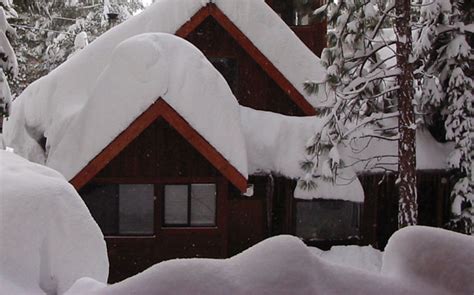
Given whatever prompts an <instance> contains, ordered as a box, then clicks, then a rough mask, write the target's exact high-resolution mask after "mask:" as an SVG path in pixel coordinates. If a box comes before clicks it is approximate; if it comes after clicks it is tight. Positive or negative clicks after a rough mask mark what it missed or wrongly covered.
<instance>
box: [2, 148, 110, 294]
mask: <svg viewBox="0 0 474 295" xmlns="http://www.w3.org/2000/svg"><path fill="white" fill-rule="evenodd" d="M0 163H1V171H0V236H1V239H0V253H1V255H0V294H44V293H46V294H62V293H63V292H65V291H66V290H67V289H68V288H69V287H70V286H71V285H72V284H73V283H74V282H75V281H76V280H77V279H79V278H81V277H84V276H87V277H92V278H94V279H95V280H98V281H101V282H105V281H106V280H107V276H108V268H109V263H108V258H107V251H106V246H105V242H104V239H103V236H102V234H101V231H100V229H99V227H98V226H97V224H96V223H95V222H94V220H93V219H92V216H91V215H90V213H89V211H88V210H87V208H86V206H85V204H84V203H83V201H82V200H81V198H80V197H79V195H78V194H77V192H76V191H75V190H74V188H73V187H72V186H71V185H70V184H68V183H67V181H66V180H65V179H64V178H63V177H62V176H61V175H60V174H59V173H57V172H56V171H54V170H52V169H49V168H47V167H44V166H41V165H38V164H34V163H31V162H28V161H26V160H25V159H23V158H21V157H19V156H17V155H15V154H13V153H10V152H6V151H3V150H0Z"/></svg>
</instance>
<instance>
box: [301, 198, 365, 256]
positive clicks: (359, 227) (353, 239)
mask: <svg viewBox="0 0 474 295" xmlns="http://www.w3.org/2000/svg"><path fill="white" fill-rule="evenodd" d="M318 201H322V202H330V201H343V202H349V203H352V205H353V206H356V207H357V217H358V220H357V221H358V225H357V227H356V228H357V232H358V235H357V236H352V237H351V236H348V237H346V238H341V239H321V240H315V239H308V238H306V237H301V236H298V237H300V238H301V239H303V240H304V241H305V243H307V244H308V245H312V246H317V247H318V246H320V245H321V246H323V247H324V246H325V245H326V244H328V243H329V244H331V245H346V244H354V243H357V242H359V241H361V240H362V239H363V222H364V219H363V216H364V215H363V214H364V203H358V202H352V201H347V200H338V199H311V200H305V199H296V198H295V199H294V200H293V202H292V207H293V208H292V215H293V218H292V223H293V226H292V230H293V233H294V235H295V236H297V234H296V232H297V226H298V212H297V203H299V202H301V203H312V202H318ZM353 208H354V207H353ZM353 221H354V220H351V223H353Z"/></svg>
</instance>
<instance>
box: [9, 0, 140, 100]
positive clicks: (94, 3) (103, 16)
mask: <svg viewBox="0 0 474 295" xmlns="http://www.w3.org/2000/svg"><path fill="white" fill-rule="evenodd" d="M15 4H16V5H17V7H18V12H19V16H18V18H17V19H16V21H15V23H14V24H13V25H14V26H15V27H16V28H17V31H18V36H19V42H18V43H17V44H15V45H16V51H17V56H18V59H19V61H20V65H21V66H20V71H19V72H20V75H19V77H18V79H16V80H15V81H13V82H14V83H13V84H12V91H13V93H14V95H19V94H20V93H21V91H22V90H23V89H24V88H25V87H26V86H28V85H29V84H30V83H31V82H33V81H35V80H37V79H39V78H40V77H42V76H44V75H46V74H47V73H49V72H50V71H51V70H53V69H54V68H56V67H57V66H58V65H60V64H61V63H63V62H64V61H65V60H66V59H67V58H68V57H69V56H70V55H71V54H72V53H74V52H75V51H76V47H75V44H74V43H75V41H76V37H77V36H78V35H80V37H84V36H87V41H88V42H92V41H93V40H94V39H95V38H97V37H98V36H100V35H101V34H102V33H104V32H105V31H107V30H108V29H110V28H111V27H112V26H113V25H115V24H118V23H120V22H122V21H124V20H126V19H127V18H129V17H130V16H131V15H133V13H135V12H137V11H138V10H140V9H142V8H143V5H142V4H141V1H139V0H55V1H46V0H34V1H29V0H28V1H23V0H19V1H16V0H15ZM109 18H110V19H109ZM84 34H85V35H84Z"/></svg>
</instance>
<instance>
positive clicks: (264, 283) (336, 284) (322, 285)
mask: <svg viewBox="0 0 474 295" xmlns="http://www.w3.org/2000/svg"><path fill="white" fill-rule="evenodd" d="M411 232H412V233H413V234H415V235H418V234H420V237H421V238H422V239H424V241H425V242H426V241H427V240H430V241H431V242H433V239H437V238H440V239H441V240H448V239H450V238H451V233H447V232H445V231H443V230H439V229H430V230H429V231H426V230H425V229H424V228H421V227H419V228H414V229H411ZM433 233H434V234H433ZM397 235H399V237H397V238H395V237H396V236H397ZM452 235H456V236H457V238H456V239H455V240H456V243H457V245H458V246H459V247H460V248H463V249H465V251H463V252H462V254H461V255H456V254H453V253H452V252H450V249H451V245H449V244H445V243H443V242H442V243H441V245H440V246H439V247H440V248H442V249H444V251H445V252H444V253H443V258H442V259H436V255H438V254H439V253H438V252H437V250H436V249H435V250H433V251H432V249H433V248H434V247H433V245H438V242H437V243H436V244H431V247H425V248H423V249H422V248H420V247H413V248H412V249H414V251H413V254H408V253H407V252H400V251H398V249H400V246H401V245H400V244H398V245H394V247H392V248H390V247H389V248H388V249H387V251H388V252H391V251H394V253H388V257H394V256H393V255H395V256H397V255H399V254H401V255H407V256H409V257H410V258H411V259H416V261H417V264H416V265H415V264H414V263H412V262H410V260H409V259H400V261H402V263H403V265H404V266H405V268H404V269H403V270H402V269H400V268H398V269H393V268H392V269H393V272H385V273H384V272H382V273H375V272H367V271H363V270H360V269H356V268H352V267H343V266H340V265H335V264H331V263H327V262H325V261H324V260H322V259H320V258H319V257H317V256H316V255H314V254H313V253H312V251H311V250H310V249H309V248H308V247H306V246H305V245H304V244H303V242H301V241H300V240H299V239H297V238H295V237H291V236H278V237H273V238H269V239H267V240H265V241H263V242H261V243H259V244H257V245H255V246H253V247H252V248H250V249H248V250H246V251H244V252H242V253H241V254H238V255H236V256H234V257H232V258H230V259H225V260H216V259H177V260H170V261H166V262H163V263H160V264H157V265H155V266H152V267H151V268H149V269H147V270H145V271H144V272H142V273H140V274H138V275H136V276H134V277H131V278H128V279H126V280H124V281H122V282H119V283H117V284H114V285H111V286H105V285H103V284H101V283H96V282H94V281H93V280H91V279H82V280H80V281H78V282H77V283H76V284H75V285H74V286H73V287H72V288H71V290H69V292H68V293H67V294H69V295H72V294H85V293H87V294H114V295H116V294H118V295H121V294H169V293H173V294H276V295H278V294H325V295H326V294H329V295H330V294H364V295H370V294H377V295H379V294H445V295H446V294H471V293H472V291H474V289H473V288H472V283H470V282H466V283H465V284H464V285H459V286H458V288H457V289H452V288H446V284H445V283H446V281H448V280H451V279H453V280H456V281H457V282H459V283H464V281H463V280H462V279H460V278H464V279H466V278H472V269H469V268H468V266H472V264H469V262H471V261H472V258H473V257H474V254H473V253H474V252H473V251H472V246H473V245H474V243H472V240H470V239H472V238H471V237H465V236H463V237H460V234H452ZM413 238H414V237H413V235H406V234H405V232H404V231H400V233H396V234H395V235H394V239H398V240H400V242H403V241H406V242H408V243H409V244H411V243H410V240H412V239H413ZM422 244H424V243H423V241H422ZM412 245H413V244H412ZM425 246H426V245H425ZM407 249H408V248H407ZM456 250H457V248H456ZM422 252H426V253H429V255H428V256H430V257H432V258H433V259H434V260H423V259H417V258H416V255H417V254H419V255H421V254H422ZM386 255H387V254H386ZM390 255H392V256H390ZM399 258H402V257H399ZM449 259H452V260H453V261H452V262H451V264H452V265H454V263H462V262H463V261H462V260H461V261H459V260H458V259H465V260H464V262H466V264H465V267H461V269H460V270H459V271H457V272H453V273H450V274H449V273H444V274H445V276H446V277H444V278H440V280H439V282H436V283H435V282H433V283H432V284H425V281H423V280H422V279H421V278H419V277H418V276H416V275H415V276H413V277H410V275H413V274H416V273H417V270H416V267H418V265H424V266H425V267H426V270H429V268H428V267H427V266H430V268H431V269H432V271H430V272H427V277H430V276H431V278H432V279H438V277H437V275H438V274H437V272H438V270H440V269H442V268H443V267H444V262H445V261H447V260H449ZM386 261H387V260H384V263H389V264H390V262H389V261H388V262H386ZM400 272H405V274H403V273H400ZM453 276H454V277H455V278H453Z"/></svg>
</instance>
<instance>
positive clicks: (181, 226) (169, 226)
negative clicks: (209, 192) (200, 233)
mask: <svg viewBox="0 0 474 295" xmlns="http://www.w3.org/2000/svg"><path fill="white" fill-rule="evenodd" d="M195 184H211V185H214V188H215V198H214V199H215V200H214V203H215V204H214V208H215V210H214V224H213V225H193V224H192V223H191V214H192V205H191V204H192V202H191V201H192V185H195ZM167 185H183V186H184V185H185V186H187V193H188V196H187V197H188V198H187V209H186V210H187V212H186V213H187V214H186V219H187V222H186V223H182V224H166V221H165V216H166V215H165V213H166V212H165V187H166V186H167ZM217 200H218V185H217V183H216V182H187V183H163V184H161V211H160V213H161V218H160V219H161V228H162V229H165V230H166V229H185V228H187V229H189V228H191V229H215V228H217V221H218V201H217Z"/></svg>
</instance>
